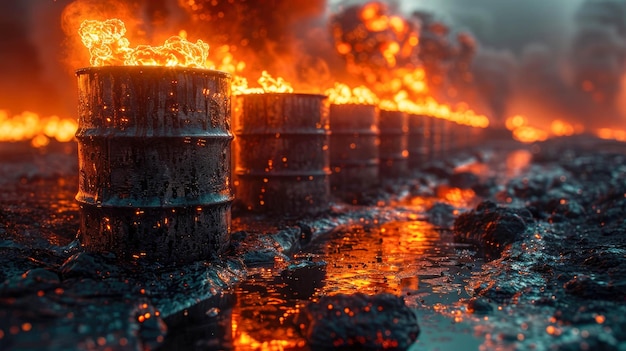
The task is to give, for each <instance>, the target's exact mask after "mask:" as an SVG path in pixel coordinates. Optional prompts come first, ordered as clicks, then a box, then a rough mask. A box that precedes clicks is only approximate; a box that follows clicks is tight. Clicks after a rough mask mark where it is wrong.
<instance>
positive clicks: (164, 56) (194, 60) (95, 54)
mask: <svg viewBox="0 0 626 351" xmlns="http://www.w3.org/2000/svg"><path fill="white" fill-rule="evenodd" d="M78 33H79V35H80V37H81V39H82V42H83V44H84V45H85V47H87V48H88V49H89V53H90V55H91V59H90V64H91V65H92V66H107V65H126V66H181V67H197V68H205V67H206V62H207V58H208V55H209V45H208V44H206V43H204V42H203V41H202V40H199V39H198V41H196V43H192V42H189V41H187V39H184V38H182V37H180V36H172V37H170V38H168V39H167V40H166V41H165V43H164V44H163V45H162V46H149V45H139V46H137V47H136V48H134V49H133V48H130V42H129V41H128V39H127V38H126V37H125V35H126V26H125V25H124V22H122V21H121V20H119V19H116V18H114V19H108V20H106V21H96V20H85V21H83V22H82V24H81V26H80V28H79V30H78Z"/></svg>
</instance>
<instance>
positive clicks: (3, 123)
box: [0, 110, 78, 147]
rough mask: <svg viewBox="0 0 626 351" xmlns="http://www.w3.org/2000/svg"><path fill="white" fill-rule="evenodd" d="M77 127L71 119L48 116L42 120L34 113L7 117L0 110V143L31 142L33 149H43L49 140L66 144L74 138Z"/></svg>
mask: <svg viewBox="0 0 626 351" xmlns="http://www.w3.org/2000/svg"><path fill="white" fill-rule="evenodd" d="M77 127H78V125H77V123H76V121H75V120H73V119H67V118H60V117H58V116H50V117H45V118H42V117H40V116H39V115H38V114H36V113H34V112H23V113H22V114H19V115H16V116H13V117H9V112H8V111H5V110H0V141H20V140H31V144H32V145H33V146H34V147H43V146H46V145H48V144H49V143H50V139H56V140H57V141H60V142H67V141H70V140H72V139H73V138H74V133H75V132H76V128H77Z"/></svg>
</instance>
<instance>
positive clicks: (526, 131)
mask: <svg viewBox="0 0 626 351" xmlns="http://www.w3.org/2000/svg"><path fill="white" fill-rule="evenodd" d="M504 125H505V127H506V129H508V130H510V131H511V132H513V138H514V139H515V140H517V141H521V142H523V143H534V142H537V141H544V140H546V139H548V138H550V137H561V136H571V135H574V134H579V133H581V132H582V131H583V130H584V128H583V127H582V126H580V125H575V124H571V123H569V122H566V121H564V120H561V119H555V120H553V121H552V122H551V123H550V124H549V128H540V127H537V126H532V125H530V122H529V121H528V118H526V117H525V116H522V115H514V116H511V117H509V118H507V119H506V121H505V122H504ZM598 136H599V137H600V138H602V136H600V134H598ZM611 139H612V138H611Z"/></svg>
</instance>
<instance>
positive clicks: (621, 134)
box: [596, 128, 626, 141]
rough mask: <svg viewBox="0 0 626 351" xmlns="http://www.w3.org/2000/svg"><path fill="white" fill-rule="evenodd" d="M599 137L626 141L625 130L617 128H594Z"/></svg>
mask: <svg viewBox="0 0 626 351" xmlns="http://www.w3.org/2000/svg"><path fill="white" fill-rule="evenodd" d="M596 135H597V136H598V138H600V139H605V140H617V141H626V131H624V130H619V129H610V128H601V129H598V130H596Z"/></svg>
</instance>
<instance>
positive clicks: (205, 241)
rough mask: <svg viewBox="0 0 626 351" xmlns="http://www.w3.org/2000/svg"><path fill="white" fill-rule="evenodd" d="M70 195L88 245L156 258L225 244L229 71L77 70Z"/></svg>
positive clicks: (202, 255)
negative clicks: (74, 176)
mask: <svg viewBox="0 0 626 351" xmlns="http://www.w3.org/2000/svg"><path fill="white" fill-rule="evenodd" d="M76 74H77V76H78V98H79V104H78V110H79V118H78V124H79V126H78V130H77V132H76V138H77V140H78V163H79V186H78V194H77V195H76V200H77V201H78V202H79V204H80V208H81V221H80V236H79V237H80V241H81V245H83V246H84V248H85V249H86V250H88V251H95V252H114V253H116V254H117V256H118V257H119V258H122V259H133V258H141V257H146V258H147V259H150V260H154V261H159V262H162V263H166V264H177V263H186V262H191V261H196V260H204V259H213V258H216V257H217V256H218V255H219V254H220V253H222V252H223V251H224V249H225V248H226V246H227V245H228V244H229V231H230V223H231V214H230V208H231V203H232V201H233V194H232V190H231V186H230V152H231V151H230V150H231V149H230V147H231V140H232V138H233V136H232V133H231V130H230V129H231V128H230V117H231V97H230V82H231V78H230V75H228V74H226V73H223V72H218V71H210V70H203V69H189V68H173V67H156V66H155V67H152V66H117V67H90V68H83V69H79V70H78V71H77V72H76Z"/></svg>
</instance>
